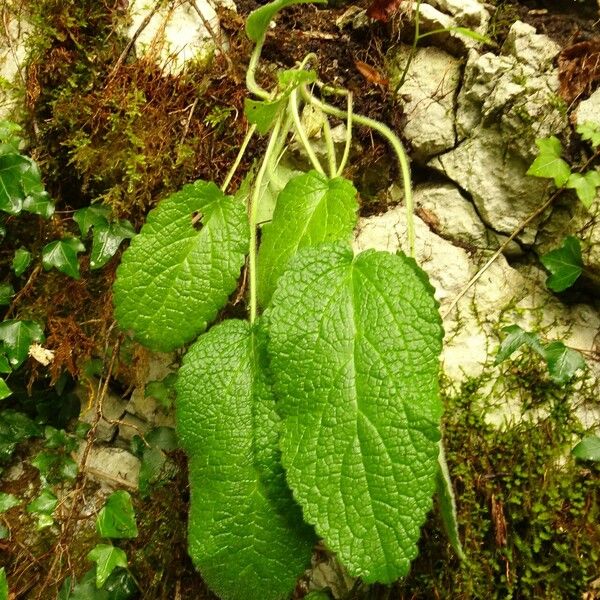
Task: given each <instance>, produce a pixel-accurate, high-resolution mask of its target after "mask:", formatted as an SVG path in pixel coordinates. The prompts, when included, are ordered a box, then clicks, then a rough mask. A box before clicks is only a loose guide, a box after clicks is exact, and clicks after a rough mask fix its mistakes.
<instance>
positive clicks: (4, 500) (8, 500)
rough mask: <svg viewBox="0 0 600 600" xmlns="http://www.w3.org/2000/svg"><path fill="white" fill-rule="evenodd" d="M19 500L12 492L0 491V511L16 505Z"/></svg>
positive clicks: (19, 502)
mask: <svg viewBox="0 0 600 600" xmlns="http://www.w3.org/2000/svg"><path fill="white" fill-rule="evenodd" d="M19 504H21V501H20V500H19V499H18V498H17V497H16V496H14V495H13V494H6V493H5V492H0V513H3V512H6V511H7V510H10V509H11V508H12V507H13V506H18V505H19Z"/></svg>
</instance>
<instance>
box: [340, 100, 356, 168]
mask: <svg viewBox="0 0 600 600" xmlns="http://www.w3.org/2000/svg"><path fill="white" fill-rule="evenodd" d="M347 100H348V108H347V114H348V116H347V118H346V145H345V146H344V154H342V160H341V162H340V166H339V168H338V170H337V173H336V177H341V176H342V173H343V172H344V169H345V168H346V163H347V162H348V158H349V157H350V146H351V144H352V92H348V96H347Z"/></svg>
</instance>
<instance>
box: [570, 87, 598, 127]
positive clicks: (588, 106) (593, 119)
mask: <svg viewBox="0 0 600 600" xmlns="http://www.w3.org/2000/svg"><path fill="white" fill-rule="evenodd" d="M575 123H576V125H582V124H583V123H595V124H596V125H598V127H600V90H596V91H595V92H594V93H593V94H592V95H591V96H590V97H589V98H588V99H587V100H583V102H581V103H580V104H579V107H578V108H577V111H576V112H575Z"/></svg>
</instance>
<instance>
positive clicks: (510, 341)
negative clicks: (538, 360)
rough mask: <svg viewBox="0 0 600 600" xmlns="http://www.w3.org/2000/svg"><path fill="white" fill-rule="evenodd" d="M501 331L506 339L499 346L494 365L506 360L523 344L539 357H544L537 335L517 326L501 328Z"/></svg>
mask: <svg viewBox="0 0 600 600" xmlns="http://www.w3.org/2000/svg"><path fill="white" fill-rule="evenodd" d="M502 331H503V332H504V333H506V334H507V335H506V337H505V338H504V339H503V340H502V343H501V344H500V349H499V350H498V354H496V360H495V361H494V364H495V365H497V364H499V363H501V362H502V361H504V360H506V359H507V358H508V357H509V356H510V355H511V354H512V353H513V352H515V351H517V350H518V349H519V348H520V347H521V346H522V345H523V344H525V345H526V346H529V347H530V348H531V349H532V350H535V352H537V353H538V354H539V355H540V356H542V357H545V350H544V347H543V346H542V344H541V342H540V340H539V338H538V336H537V334H535V333H532V332H530V331H525V330H524V329H522V328H521V327H519V326H518V325H509V326H508V327H503V328H502Z"/></svg>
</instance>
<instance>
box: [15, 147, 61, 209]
mask: <svg viewBox="0 0 600 600" xmlns="http://www.w3.org/2000/svg"><path fill="white" fill-rule="evenodd" d="M26 160H27V162H28V163H29V165H28V168H27V169H24V170H23V172H22V174H21V185H22V187H23V192H24V194H25V197H24V199H23V210H26V211H27V212H30V213H33V214H36V215H40V216H42V217H44V218H45V219H49V218H50V217H51V216H52V215H53V214H54V203H53V202H52V200H51V199H50V195H49V194H48V192H46V191H45V189H44V184H43V183H42V174H41V173H40V169H39V167H38V166H37V164H36V163H35V162H34V161H33V160H31V159H30V158H26Z"/></svg>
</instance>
